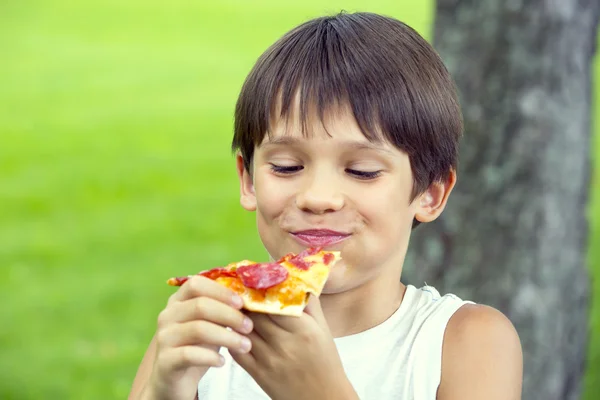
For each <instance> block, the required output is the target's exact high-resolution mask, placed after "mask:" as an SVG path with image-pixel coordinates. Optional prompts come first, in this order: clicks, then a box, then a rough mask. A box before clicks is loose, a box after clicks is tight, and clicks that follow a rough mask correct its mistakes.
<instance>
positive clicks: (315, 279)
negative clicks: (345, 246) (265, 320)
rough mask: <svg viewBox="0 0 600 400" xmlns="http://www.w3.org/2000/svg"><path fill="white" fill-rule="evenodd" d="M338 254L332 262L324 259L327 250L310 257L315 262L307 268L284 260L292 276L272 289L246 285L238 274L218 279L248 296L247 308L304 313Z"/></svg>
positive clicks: (321, 288)
mask: <svg viewBox="0 0 600 400" xmlns="http://www.w3.org/2000/svg"><path fill="white" fill-rule="evenodd" d="M334 255H335V259H334V261H332V262H331V263H330V264H329V265H325V264H323V263H322V260H323V253H318V254H316V255H313V256H309V257H307V258H306V260H307V261H313V262H314V264H312V265H311V266H310V268H309V269H307V270H303V269H299V268H297V267H295V266H294V265H293V264H291V263H289V262H287V261H283V262H282V264H281V265H283V266H284V267H285V268H286V269H287V270H288V272H289V276H288V278H287V279H286V280H285V281H283V282H281V283H280V284H278V285H275V286H273V287H270V288H268V289H263V290H257V289H251V288H247V287H244V285H243V284H242V281H241V280H240V279H239V278H234V277H219V278H217V279H216V281H217V282H218V283H220V284H222V285H223V286H225V287H228V288H230V289H231V290H233V291H234V292H236V293H238V294H239V295H240V297H242V299H243V300H244V308H246V309H248V310H250V311H257V312H267V313H271V314H283V315H296V316H299V315H302V312H303V310H304V307H305V306H306V303H307V302H308V296H309V295H310V294H311V293H312V294H314V295H315V296H320V295H321V291H322V290H323V286H324V285H325V282H326V281H327V278H328V277H329V269H330V267H331V266H333V265H334V264H335V263H336V262H337V261H338V260H339V259H340V256H339V252H334ZM247 263H252V262H251V261H247V260H244V261H242V262H240V263H236V264H237V266H241V265H245V264H247Z"/></svg>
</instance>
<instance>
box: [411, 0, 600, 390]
mask: <svg viewBox="0 0 600 400" xmlns="http://www.w3.org/2000/svg"><path fill="white" fill-rule="evenodd" d="M599 13H600V1H598V0H560V1H559V0H528V1H523V0H438V1H437V14H436V21H435V35H434V45H435V47H436V49H437V50H438V51H439V52H440V55H441V56H442V58H443V59H444V61H445V62H446V64H447V65H448V68H449V70H450V72H451V73H452V75H453V76H454V78H455V79H456V82H457V86H458V89H459V92H460V96H461V103H462V107H463V112H464V118H465V138H464V140H463V143H462V148H461V159H460V166H459V171H458V177H459V179H458V184H457V187H456V189H455V191H454V193H453V194H452V196H451V197H450V202H449V204H448V206H447V209H446V211H445V212H444V214H443V216H442V217H441V218H440V220H439V221H437V222H435V223H433V224H429V225H424V226H420V227H419V228H417V229H416V231H415V235H414V237H413V239H412V240H413V243H412V244H411V251H410V252H409V257H408V260H407V261H408V262H407V268H406V271H405V275H404V279H403V280H404V281H405V282H407V283H413V284H415V285H420V284H422V283H423V282H424V281H426V282H427V283H428V284H430V285H432V286H435V287H437V288H438V289H439V290H440V292H453V293H455V294H457V295H459V296H460V297H463V298H466V299H472V300H474V301H476V302H479V303H484V304H489V305H492V306H494V307H496V308H498V309H500V310H501V311H502V312H504V313H505V314H506V315H507V316H508V317H509V318H510V319H511V320H512V321H513V323H514V324H515V326H516V328H517V330H518V332H519V334H520V337H521V341H522V344H523V349H524V362H525V380H524V388H523V399H528V400H529V399H532V400H534V399H544V400H559V399H560V400H565V399H566V400H576V399H579V397H580V392H581V387H582V385H581V383H582V377H583V373H584V366H585V355H586V348H587V326H588V325H587V321H588V300H589V277H588V274H587V269H586V244H587V236H588V226H587V222H586V213H585V211H586V204H587V194H588V188H589V184H590V182H589V176H590V154H589V153H590V148H589V144H590V137H591V132H590V104H591V101H590V97H591V87H592V86H591V66H592V58H593V54H594V52H595V47H596V33H597V24H598V16H599Z"/></svg>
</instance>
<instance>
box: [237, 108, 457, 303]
mask: <svg viewBox="0 0 600 400" xmlns="http://www.w3.org/2000/svg"><path fill="white" fill-rule="evenodd" d="M295 115H297V113H295ZM295 115H294V114H292V115H291V116H290V118H289V120H288V121H287V122H288V123H287V124H286V121H285V120H282V121H276V123H275V124H273V125H272V126H273V130H272V134H271V138H269V137H268V136H265V139H264V141H263V143H261V144H260V145H259V146H257V147H256V149H255V153H254V159H253V171H252V174H250V173H248V171H246V170H245V168H244V167H243V160H242V159H241V156H238V160H237V161H238V173H239V176H240V183H241V203H242V205H243V206H244V208H245V209H247V210H250V211H256V213H257V226H258V232H259V235H260V238H261V240H262V242H263V244H264V246H265V248H266V249H267V251H268V252H269V254H270V255H271V257H273V258H275V259H277V258H279V257H281V256H283V255H284V254H286V253H289V252H299V251H302V250H303V249H305V248H306V247H313V246H314V247H317V246H322V247H325V248H326V249H328V250H341V251H342V258H343V261H342V262H341V263H338V264H337V265H336V267H335V268H334V269H333V270H332V273H331V276H330V279H329V281H328V283H327V285H326V287H325V290H324V293H336V292H342V291H347V290H350V289H353V288H355V287H358V286H360V285H361V284H363V283H365V282H367V281H370V280H373V279H389V278H395V277H396V276H397V277H398V279H399V277H400V276H399V275H400V272H401V269H402V263H403V261H404V256H405V253H406V249H407V246H408V241H409V235H410V232H411V226H412V222H413V219H414V218H417V219H418V220H420V221H422V222H429V221H431V220H433V219H435V218H437V216H438V215H439V214H440V213H441V211H442V209H443V207H444V205H445V202H446V199H447V196H448V194H449V193H450V191H451V189H452V186H453V185H454V173H451V178H450V182H449V183H446V184H434V185H432V187H431V188H430V189H429V190H428V191H427V192H425V193H423V194H422V195H420V196H418V197H417V198H416V199H415V200H414V201H413V202H410V201H409V200H410V196H411V192H412V185H413V183H412V180H413V177H412V172H411V167H410V161H409V158H408V156H407V155H406V153H404V152H402V151H400V150H398V149H397V148H395V147H394V146H393V145H391V144H389V143H385V142H381V143H373V142H369V141H368V140H367V139H366V138H365V136H364V135H363V134H362V132H361V130H360V128H359V127H358V125H357V124H356V122H355V120H354V118H353V116H352V114H350V113H349V112H347V111H340V112H338V113H336V114H330V115H329V116H328V118H326V119H325V121H324V124H322V123H321V122H320V121H318V119H313V120H315V122H314V123H311V124H309V125H308V130H309V135H308V137H303V135H302V131H301V129H300V122H299V121H298V118H297V117H295ZM323 125H325V127H326V128H327V130H325V127H324V126H323Z"/></svg>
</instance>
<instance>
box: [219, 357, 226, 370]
mask: <svg viewBox="0 0 600 400" xmlns="http://www.w3.org/2000/svg"><path fill="white" fill-rule="evenodd" d="M223 365H225V357H223V356H222V355H220V354H219V366H220V367H222V366H223Z"/></svg>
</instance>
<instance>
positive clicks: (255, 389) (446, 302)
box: [198, 285, 473, 400]
mask: <svg viewBox="0 0 600 400" xmlns="http://www.w3.org/2000/svg"><path fill="white" fill-rule="evenodd" d="M466 303H473V302H471V301H463V300H461V299H460V298H458V297H456V296H455V295H453V294H447V295H445V296H440V294H439V293H438V291H437V290H436V289H435V288H433V287H431V286H424V287H422V288H420V289H417V288H416V287H414V286H412V285H407V287H406V292H405V294H404V298H403V300H402V303H401V304H400V307H399V308H398V310H396V311H395V312H394V314H392V315H391V316H390V318H388V319H387V320H386V321H384V322H383V323H381V324H380V325H377V326H375V327H373V328H371V329H369V330H366V331H364V332H360V333H357V334H355V335H350V336H345V337H341V338H336V339H334V340H335V344H336V346H337V349H338V352H339V354H340V358H341V360H342V364H343V365H344V370H345V371H346V375H347V376H348V379H349V380H350V382H351V383H352V386H353V387H354V390H355V391H356V393H357V394H358V396H359V398H360V399H361V400H371V399H372V400H387V399H390V400H391V399H393V400H413V399H414V400H435V398H436V392H437V388H438V385H439V384H440V377H441V371H442V341H443V338H444V331H445V329H446V325H447V324H448V320H449V319H450V317H451V316H452V314H454V312H455V311H456V310H458V309H459V308H460V307H461V306H462V305H464V304H466ZM222 354H223V356H224V357H225V360H226V363H225V365H224V366H223V367H221V368H211V369H209V370H208V372H207V373H206V375H204V377H203V378H202V379H201V380H200V382H199V384H198V398H199V399H200V400H263V399H264V400H267V399H269V396H267V395H266V394H265V392H264V391H263V390H262V389H261V388H260V386H258V384H257V383H256V382H255V381H254V380H253V379H252V377H251V376H250V375H249V374H248V373H246V371H245V370H244V369H242V367H240V366H239V365H238V364H237V363H235V361H233V360H232V358H231V356H230V355H229V354H228V353H227V350H226V349H225V350H223V351H222Z"/></svg>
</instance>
